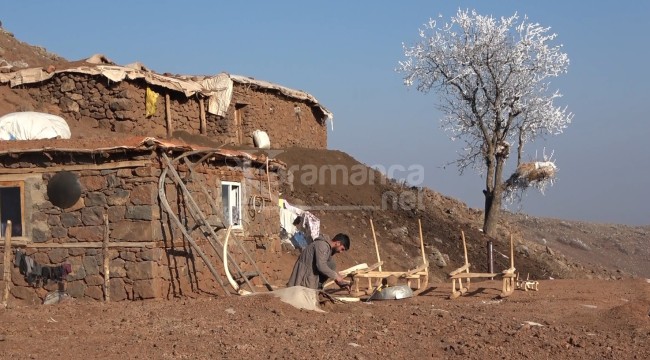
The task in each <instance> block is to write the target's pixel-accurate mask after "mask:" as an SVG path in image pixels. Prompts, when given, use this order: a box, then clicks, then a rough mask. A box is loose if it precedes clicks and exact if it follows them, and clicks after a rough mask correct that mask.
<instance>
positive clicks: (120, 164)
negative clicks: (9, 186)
mask: <svg viewBox="0 0 650 360" xmlns="http://www.w3.org/2000/svg"><path fill="white" fill-rule="evenodd" d="M149 165H151V161H150V160H130V161H115V162H110V163H103V164H81V165H59V166H50V167H45V168H41V167H38V168H20V169H2V170H0V172H2V174H3V175H4V174H31V173H46V172H58V171H79V170H106V169H122V168H130V167H140V166H149Z"/></svg>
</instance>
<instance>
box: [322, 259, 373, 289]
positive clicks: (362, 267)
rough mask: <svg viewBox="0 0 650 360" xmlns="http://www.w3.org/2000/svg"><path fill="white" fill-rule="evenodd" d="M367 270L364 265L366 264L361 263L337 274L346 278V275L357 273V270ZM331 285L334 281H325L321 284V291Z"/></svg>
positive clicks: (366, 266)
mask: <svg viewBox="0 0 650 360" xmlns="http://www.w3.org/2000/svg"><path fill="white" fill-rule="evenodd" d="M367 268H368V264H366V263H361V264H357V265H354V266H352V267H349V268H347V269H344V270H341V271H339V272H338V273H339V274H340V275H341V276H342V277H346V276H348V275H350V274H352V273H354V272H357V271H359V270H365V269H367ZM333 283H334V280H332V279H330V280H327V281H326V282H325V283H324V284H323V289H325V288H326V287H328V286H330V285H332V284H333Z"/></svg>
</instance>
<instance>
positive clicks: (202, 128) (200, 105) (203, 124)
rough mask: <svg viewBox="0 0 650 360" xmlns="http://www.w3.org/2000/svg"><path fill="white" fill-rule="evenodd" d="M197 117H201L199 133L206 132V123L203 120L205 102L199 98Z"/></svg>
mask: <svg viewBox="0 0 650 360" xmlns="http://www.w3.org/2000/svg"><path fill="white" fill-rule="evenodd" d="M199 118H200V119H201V134H202V135H205V134H207V133H208V124H207V121H206V120H205V104H203V99H201V98H199Z"/></svg>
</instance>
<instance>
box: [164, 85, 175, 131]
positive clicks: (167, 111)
mask: <svg viewBox="0 0 650 360" xmlns="http://www.w3.org/2000/svg"><path fill="white" fill-rule="evenodd" d="M170 102H171V100H170V99H169V94H165V117H166V120H167V137H168V138H170V137H172V133H173V132H174V128H173V126H172V110H171V104H170Z"/></svg>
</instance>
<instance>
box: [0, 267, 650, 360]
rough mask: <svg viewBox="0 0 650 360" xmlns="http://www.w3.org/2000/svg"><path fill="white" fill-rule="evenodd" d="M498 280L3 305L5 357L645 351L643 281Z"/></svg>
mask: <svg viewBox="0 0 650 360" xmlns="http://www.w3.org/2000/svg"><path fill="white" fill-rule="evenodd" d="M500 286H501V283H500V282H498V281H489V280H488V281H484V282H474V283H473V286H472V288H471V291H470V293H469V294H467V295H466V296H463V297H461V298H458V299H454V300H450V299H449V293H450V289H451V286H450V284H449V283H447V282H445V283H437V284H433V285H432V286H431V287H430V288H429V289H428V290H427V291H425V292H424V293H422V294H421V295H419V296H417V297H414V298H409V299H401V300H383V301H372V302H369V303H365V302H360V303H352V304H339V303H337V304H333V303H325V304H324V305H323V308H324V309H325V310H326V313H318V312H315V311H309V310H299V309H296V308H294V307H292V306H290V305H288V304H285V303H282V302H281V301H280V300H279V299H277V298H274V297H271V296H269V295H263V294H261V295H254V296H248V297H235V296H231V297H200V298H196V299H178V300H173V301H144V302H120V303H108V304H106V303H99V302H80V301H70V302H63V303H60V304H55V305H36V306H13V307H10V308H9V309H7V310H2V311H0V322H1V323H2V328H1V330H0V353H1V354H3V356H2V357H3V358H5V359H18V358H20V359H79V358H102V359H124V358H129V359H138V358H140V359H141V358H146V359H150V358H153V359H243V358H247V359H304V358H308V357H312V356H313V357H314V358H318V359H368V360H370V359H382V358H386V359H412V358H436V359H443V358H444V359H489V358H492V359H495V358H500V359H548V358H553V359H648V358H650V347H649V346H648V344H647V341H648V338H650V317H649V312H650V284H649V283H648V282H647V281H646V280H645V279H644V280H640V279H639V280H620V281H616V280H610V281H607V280H587V281H583V280H544V281H541V282H540V284H539V291H527V292H525V291H522V290H516V291H515V293H514V294H513V295H512V296H510V297H508V298H506V299H499V298H498V294H499V291H500Z"/></svg>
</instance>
